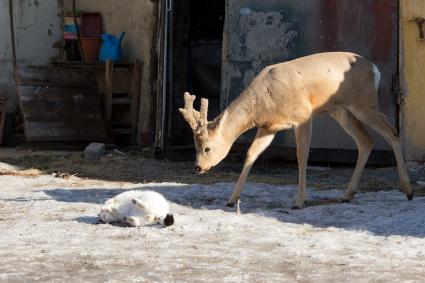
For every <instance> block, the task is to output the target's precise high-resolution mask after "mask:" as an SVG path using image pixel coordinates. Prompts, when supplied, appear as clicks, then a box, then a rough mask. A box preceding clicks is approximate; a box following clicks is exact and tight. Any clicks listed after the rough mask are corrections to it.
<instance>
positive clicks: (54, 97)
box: [18, 86, 101, 104]
mask: <svg viewBox="0 0 425 283" xmlns="http://www.w3.org/2000/svg"><path fill="white" fill-rule="evenodd" d="M18 91H19V93H20V95H21V101H22V102H23V103H24V102H55V101H57V102H61V103H76V104H100V103H101V102H100V99H99V98H100V96H99V95H98V94H97V93H96V91H93V90H92V89H79V88H65V89H64V88H56V87H40V86H18Z"/></svg>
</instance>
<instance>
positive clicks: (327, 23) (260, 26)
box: [221, 0, 398, 150]
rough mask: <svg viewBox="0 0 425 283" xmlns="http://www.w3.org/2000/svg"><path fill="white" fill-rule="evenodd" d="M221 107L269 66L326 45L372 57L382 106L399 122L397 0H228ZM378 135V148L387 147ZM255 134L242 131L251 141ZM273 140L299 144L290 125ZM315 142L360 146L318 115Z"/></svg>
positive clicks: (323, 145) (317, 145) (245, 139)
mask: <svg viewBox="0 0 425 283" xmlns="http://www.w3.org/2000/svg"><path fill="white" fill-rule="evenodd" d="M226 9H227V10H226V25H225V30H224V39H223V41H224V44H223V69H222V89H221V108H222V109H223V108H224V107H225V106H227V105H228V104H229V103H230V102H231V101H232V100H233V99H234V98H236V97H237V96H238V95H239V94H240V92H241V91H242V89H243V88H244V87H246V86H247V85H248V84H249V82H250V81H251V80H252V79H253V78H254V77H255V75H256V74H257V73H258V72H259V71H260V70H261V69H262V68H264V67H265V66H267V65H270V64H274V63H278V62H284V61H287V60H292V59H294V58H297V57H301V56H305V55H309V54H313V53H318V52H326V51H350V52H355V53H358V54H360V55H362V56H364V57H365V58H367V59H369V60H371V61H373V62H374V63H375V64H376V65H377V66H378V68H379V69H380V71H381V73H382V79H381V84H380V91H379V105H380V109H381V110H382V111H383V112H384V113H385V114H386V115H387V116H388V117H389V119H390V120H391V121H392V122H393V123H395V122H396V121H397V115H398V114H397V108H396V99H395V97H394V95H393V93H392V89H391V87H392V79H393V76H394V75H395V74H397V68H398V63H397V54H398V44H397V32H398V24H397V23H398V1H397V0H356V1H352V0H281V1H277V0H275V1H260V0H227V1H226ZM374 137H375V141H376V142H375V149H378V150H387V149H389V146H388V145H387V144H386V143H385V141H384V140H383V139H382V138H381V137H378V136H377V135H375V136H374ZM251 139H252V136H250V135H249V134H248V135H245V136H243V137H241V139H240V141H241V142H249V141H250V140H251ZM274 145H278V146H289V147H293V146H295V142H294V137H293V133H292V131H285V132H284V133H280V134H279V135H278V136H277V138H276V140H275V142H274ZM312 148H338V149H356V145H355V143H354V142H353V141H352V140H351V138H350V137H349V136H348V135H347V134H345V133H344V131H343V130H342V129H341V128H340V127H339V126H338V125H337V123H336V122H335V121H333V120H332V119H331V118H328V117H323V118H322V117H319V118H316V119H315V122H314V130H313V138H312Z"/></svg>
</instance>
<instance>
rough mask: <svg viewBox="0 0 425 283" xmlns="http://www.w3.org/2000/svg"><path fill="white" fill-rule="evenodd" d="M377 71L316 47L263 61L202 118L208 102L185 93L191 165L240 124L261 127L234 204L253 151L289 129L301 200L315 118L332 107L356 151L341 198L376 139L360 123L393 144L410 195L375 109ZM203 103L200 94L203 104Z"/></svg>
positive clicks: (221, 147)
mask: <svg viewBox="0 0 425 283" xmlns="http://www.w3.org/2000/svg"><path fill="white" fill-rule="evenodd" d="M379 76H380V74H379V71H378V70H377V68H376V67H375V66H374V65H373V64H372V63H371V62H369V61H367V60H366V59H364V58H363V57H361V56H359V55H356V54H353V53H346V52H329V53H318V54H314V55H310V56H306V57H302V58H299V59H296V60H293V61H288V62H285V63H280V64H276V65H271V66H268V67H266V68H264V69H263V70H262V71H261V72H260V73H259V74H258V75H257V76H256V77H255V78H254V79H253V81H252V82H251V83H250V84H249V86H248V87H247V88H246V89H245V90H244V91H243V92H242V93H241V95H240V96H239V97H238V98H236V99H235V100H234V101H233V102H232V103H231V104H230V105H229V106H228V107H227V108H226V109H225V110H224V111H223V112H222V113H221V114H220V115H219V116H218V117H217V118H216V119H215V120H214V121H212V122H206V108H205V107H201V108H202V109H201V112H197V111H195V110H193V107H192V105H193V100H194V99H195V96H192V95H190V94H188V93H186V94H185V109H180V111H181V112H182V114H183V116H184V118H185V119H186V120H187V122H188V123H189V124H190V125H191V127H192V129H193V131H194V140H195V145H196V151H197V158H196V168H197V169H198V171H199V172H200V173H203V172H206V171H208V170H209V169H210V168H211V167H213V166H215V165H216V164H217V163H219V162H220V161H221V160H222V159H223V158H225V157H226V155H227V154H228V152H229V150H230V148H231V146H232V144H233V143H234V142H235V140H236V139H237V138H238V137H239V136H240V135H241V134H242V133H244V132H245V131H247V130H248V129H251V128H254V127H255V128H258V132H257V135H256V137H255V140H254V141H253V143H252V145H251V147H250V148H249V150H248V154H247V158H246V160H245V164H244V168H243V170H242V173H241V175H240V177H239V180H238V183H237V184H236V188H235V190H234V192H233V194H232V196H231V198H230V200H229V203H231V204H235V203H236V201H237V199H238V197H239V195H240V193H241V192H242V190H243V186H244V184H245V181H246V178H247V176H248V174H249V171H250V169H251V166H252V164H253V163H254V161H255V160H256V159H257V157H258V156H259V155H260V154H261V153H262V152H263V151H264V150H265V149H266V148H267V147H268V146H269V145H270V143H271V142H272V140H273V138H274V136H275V134H276V132H278V131H281V130H285V129H290V128H293V129H294V130H295V136H296V141H297V157H298V164H299V192H298V196H297V200H296V202H295V206H297V207H302V205H303V203H304V195H305V186H306V184H305V183H306V167H307V159H308V152H309V147H310V139H311V125H312V119H313V117H314V116H315V115H317V114H323V113H325V114H330V115H331V116H332V117H333V118H334V119H335V120H336V121H337V122H338V123H339V124H340V125H341V126H342V127H343V128H344V130H345V131H346V132H347V133H348V134H349V135H350V136H352V137H353V139H354V140H355V142H356V144H357V146H358V149H359V156H358V161H357V165H356V168H355V170H354V172H353V176H352V179H351V181H350V183H349V185H348V189H347V192H346V193H345V198H346V199H347V200H351V198H352V197H353V196H354V194H355V192H356V190H357V187H358V184H359V181H360V176H361V172H362V171H363V168H364V166H365V164H366V161H367V159H368V156H369V154H370V152H371V150H372V144H373V140H372V138H371V136H370V135H369V133H368V132H367V131H366V129H365V127H364V124H367V125H368V126H370V127H371V128H372V129H374V130H375V131H377V132H378V133H379V134H381V135H382V136H383V137H384V138H385V139H386V141H387V142H388V143H389V144H390V145H391V146H392V148H393V150H394V153H395V156H396V159H397V165H398V170H399V175H400V179H401V184H402V187H403V188H404V190H405V192H406V195H407V196H408V198H410V197H409V196H412V189H411V187H410V180H409V176H408V174H407V169H406V166H405V164H404V160H403V156H402V153H401V147H400V141H399V139H398V136H397V134H395V131H394V128H393V127H392V126H391V125H390V123H389V122H388V121H387V119H386V118H385V116H384V115H383V114H382V113H380V112H379V110H378V100H377V83H379ZM201 104H202V105H204V106H205V104H207V103H206V102H205V100H203V102H202V103H201Z"/></svg>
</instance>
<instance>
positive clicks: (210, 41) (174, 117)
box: [166, 0, 225, 145]
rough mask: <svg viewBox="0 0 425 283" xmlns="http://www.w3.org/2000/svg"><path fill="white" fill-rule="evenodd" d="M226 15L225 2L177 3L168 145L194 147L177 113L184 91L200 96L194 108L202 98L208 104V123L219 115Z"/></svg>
mask: <svg viewBox="0 0 425 283" xmlns="http://www.w3.org/2000/svg"><path fill="white" fill-rule="evenodd" d="M224 13H225V3H224V0H215V1H208V2H205V1H197V0H183V1H182V0H179V1H175V2H174V7H173V15H172V21H171V22H172V30H171V34H172V36H171V41H172V47H171V49H172V52H171V54H170V59H171V66H170V68H171V69H170V73H171V74H170V75H171V80H170V82H169V83H170V87H169V92H170V95H169V101H168V103H167V106H168V109H167V113H168V117H167V131H168V139H167V140H166V144H167V145H193V138H192V132H191V129H190V128H189V127H188V125H187V123H186V122H185V121H184V120H183V118H182V117H181V115H180V113H179V111H178V108H179V107H182V105H183V104H184V101H183V93H184V92H185V91H189V92H190V93H192V94H195V95H196V96H197V101H196V103H195V107H199V101H200V98H201V97H204V98H207V99H208V100H209V109H208V110H209V113H208V117H209V119H212V118H213V117H215V116H216V115H217V114H218V113H219V110H220V109H219V107H220V87H221V86H220V85H221V65H222V58H221V56H222V55H221V54H222V43H223V24H224Z"/></svg>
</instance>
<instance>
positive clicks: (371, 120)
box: [349, 106, 413, 200]
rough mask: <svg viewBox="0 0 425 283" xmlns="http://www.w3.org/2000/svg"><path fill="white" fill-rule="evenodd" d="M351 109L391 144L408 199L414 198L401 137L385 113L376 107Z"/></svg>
mask: <svg viewBox="0 0 425 283" xmlns="http://www.w3.org/2000/svg"><path fill="white" fill-rule="evenodd" d="M349 109H350V111H351V113H353V115H354V116H356V118H357V119H359V120H360V121H362V122H363V123H365V124H366V125H368V126H369V127H371V128H372V129H373V130H375V131H376V132H377V133H378V134H380V135H381V136H382V137H383V138H384V139H385V140H386V141H387V142H388V143H389V144H390V145H391V147H392V149H393V151H394V155H395V158H396V160H397V169H398V174H399V176H400V182H401V186H402V187H403V190H404V192H405V193H406V196H407V199H408V200H412V199H413V191H412V187H411V185H410V179H409V174H408V172H407V168H406V164H405V163H404V159H403V154H402V152H401V145H400V139H399V138H398V134H397V131H396V130H395V129H394V127H393V126H392V125H391V124H390V122H388V120H387V119H386V117H385V116H384V114H382V113H381V112H379V111H378V109H376V108H373V107H353V106H351V107H350V108H349Z"/></svg>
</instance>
